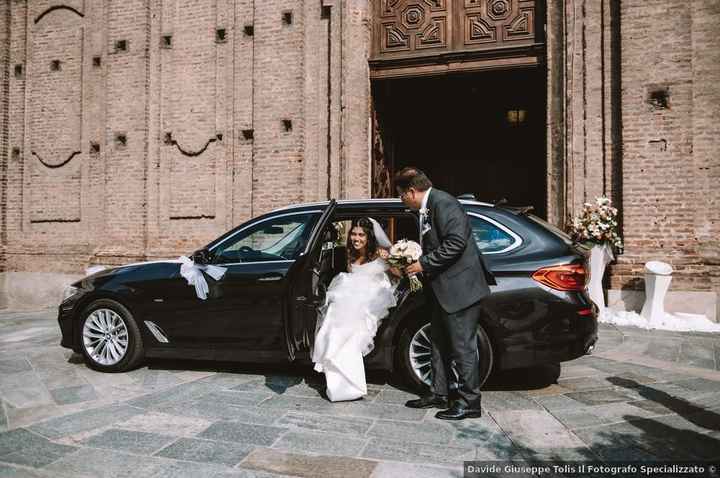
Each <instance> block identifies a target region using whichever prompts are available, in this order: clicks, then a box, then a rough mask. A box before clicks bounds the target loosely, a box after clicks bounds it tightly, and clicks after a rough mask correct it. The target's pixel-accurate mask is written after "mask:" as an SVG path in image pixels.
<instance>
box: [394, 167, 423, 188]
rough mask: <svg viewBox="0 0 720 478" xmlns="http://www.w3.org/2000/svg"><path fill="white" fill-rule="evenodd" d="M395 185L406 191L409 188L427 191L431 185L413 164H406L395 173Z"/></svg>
mask: <svg viewBox="0 0 720 478" xmlns="http://www.w3.org/2000/svg"><path fill="white" fill-rule="evenodd" d="M395 187H397V188H399V189H400V190H401V191H407V190H408V189H410V188H415V189H416V190H418V191H427V190H428V189H430V188H431V187H432V183H431V182H430V179H428V177H427V176H426V175H425V173H423V172H422V171H421V170H419V169H418V168H416V167H414V166H408V167H406V168H402V169H401V170H400V171H398V172H397V173H396V174H395Z"/></svg>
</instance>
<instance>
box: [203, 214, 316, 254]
mask: <svg viewBox="0 0 720 478" xmlns="http://www.w3.org/2000/svg"><path fill="white" fill-rule="evenodd" d="M319 218H320V214H319V213H304V214H291V215H285V216H279V217H274V218H270V219H266V220H264V221H261V222H259V223H257V224H254V225H252V226H250V227H248V228H247V229H244V230H242V231H240V232H239V233H237V234H236V235H235V236H233V237H231V238H230V239H228V240H226V241H225V242H223V243H221V244H220V245H219V246H218V247H217V248H216V249H215V250H214V251H213V252H214V261H213V262H214V263H216V264H228V263H234V262H266V261H283V260H293V259H296V258H297V257H298V255H299V254H300V253H301V252H303V251H304V250H305V246H306V245H307V241H308V240H309V238H310V234H311V233H312V229H313V227H314V226H315V223H316V222H317V220H318V219H319Z"/></svg>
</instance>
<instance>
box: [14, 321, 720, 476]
mask: <svg viewBox="0 0 720 478" xmlns="http://www.w3.org/2000/svg"><path fill="white" fill-rule="evenodd" d="M54 314H55V311H53V310H50V311H38V312H23V313H22V314H18V313H11V312H2V311H0V476H30V477H35V478H38V477H41V478H49V477H52V478H55V477H61V478H62V477H76V476H77V477H96V476H113V477H115V476H120V477H121V476H147V477H184V476H187V477H191V476H192V477H194V476H208V477H226V478H231V477H235V478H237V477H251V476H252V477H256V476H258V477H277V476H323V477H334V476H358V477H369V476H372V477H381V476H382V477H385V476H387V477H392V478H395V477H405V476H407V477H409V476H420V477H423V476H427V477H430V476H432V477H435V476H438V477H446V476H461V474H462V468H461V466H462V461H463V460H469V459H483V460H494V459H498V460H515V461H519V462H531V461H534V460H560V459H568V460H570V459H571V460H596V459H600V460H604V461H608V462H611V461H616V460H627V459H642V460H648V461H653V460H657V461H659V460H666V459H668V458H672V459H683V458H686V459H701V458H702V459H720V371H719V370H718V357H719V355H718V354H719V353H720V336H718V335H713V334H692V333H676V332H672V333H668V332H662V333H659V332H658V331H643V330H639V329H632V328H619V327H613V326H605V325H601V327H600V342H599V344H598V347H597V349H596V352H597V353H596V354H595V355H592V356H584V357H581V358H579V359H577V360H574V361H572V362H570V363H567V364H563V366H562V368H561V373H560V377H559V379H558V383H551V382H550V381H543V380H542V379H540V380H538V379H537V376H538V375H540V376H542V374H543V373H545V372H543V371H542V370H541V369H538V371H531V372H528V371H518V373H513V372H507V373H502V374H498V376H496V377H494V378H493V379H492V380H491V381H490V382H489V383H488V385H487V386H486V387H485V390H484V392H483V408H484V411H485V413H484V414H483V416H482V417H481V418H479V419H473V420H465V421H461V422H445V421H441V420H437V419H436V418H435V417H434V414H435V412H436V410H434V409H430V410H414V409H410V408H406V407H405V406H404V403H405V401H407V400H409V399H412V398H415V395H414V394H412V393H410V392H408V391H405V390H401V389H399V388H397V387H395V386H393V385H391V384H389V383H386V381H385V380H384V379H382V378H380V379H377V380H376V381H374V382H373V383H370V384H369V386H368V389H369V393H368V396H366V397H365V398H363V399H362V400H357V401H353V402H344V403H331V402H329V401H327V399H325V398H324V397H323V395H322V390H323V381H322V376H320V375H318V374H314V373H309V372H308V371H307V369H302V370H300V369H295V368H293V367H290V366H288V367H286V368H276V369H268V370H261V371H258V368H257V367H256V368H244V367H242V366H228V365H227V364H222V365H220V364H213V363H194V362H193V363H175V362H168V361H157V362H152V363H150V364H148V365H145V366H143V367H141V368H139V369H137V370H133V371H132V372H128V373H122V374H104V373H100V372H96V371H94V370H91V369H89V368H87V367H86V366H85V365H84V363H83V361H82V358H81V357H78V356H77V355H75V354H73V353H72V352H71V351H68V350H65V349H62V348H60V347H59V346H58V345H57V343H58V341H59V332H58V330H57V323H56V320H55V315H54ZM663 347H664V350H662V351H657V350H656V349H658V348H663ZM548 375H551V373H550V371H548Z"/></svg>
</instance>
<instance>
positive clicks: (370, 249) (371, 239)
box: [345, 217, 378, 270]
mask: <svg viewBox="0 0 720 478" xmlns="http://www.w3.org/2000/svg"><path fill="white" fill-rule="evenodd" d="M356 227H362V229H363V231H365V235H366V236H367V246H365V251H366V253H367V257H366V258H365V261H366V262H370V261H373V260H375V259H376V258H377V249H378V244H377V238H376V237H375V231H374V229H373V223H372V222H371V221H370V219H368V218H366V217H361V218H360V219H353V222H352V225H351V226H350V230H349V231H348V235H347V244H345V250H346V251H347V261H348V270H350V264H352V263H353V262H355V261H356V260H357V258H358V257H360V255H359V254H358V251H356V250H355V248H354V247H353V245H352V239H351V237H352V230H353V229H355V228H356Z"/></svg>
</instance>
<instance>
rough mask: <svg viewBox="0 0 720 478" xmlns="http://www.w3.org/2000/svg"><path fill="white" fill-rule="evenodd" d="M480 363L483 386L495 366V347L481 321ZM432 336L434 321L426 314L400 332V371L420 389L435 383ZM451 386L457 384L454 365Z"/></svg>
mask: <svg viewBox="0 0 720 478" xmlns="http://www.w3.org/2000/svg"><path fill="white" fill-rule="evenodd" d="M477 344H478V349H477V351H478V366H479V368H480V369H479V378H480V386H482V385H483V384H484V383H485V381H486V380H487V379H488V377H489V376H490V373H491V372H492V369H493V349H492V343H491V342H490V338H489V337H488V335H487V333H486V332H485V329H484V328H483V327H482V325H478V330H477ZM431 358H432V340H431V336H430V322H429V321H428V320H427V319H425V318H419V319H416V320H412V321H411V322H410V324H409V325H408V326H407V327H405V329H404V330H403V331H402V333H401V335H400V339H399V341H398V346H397V348H396V355H395V360H396V364H397V367H398V369H399V370H398V371H399V373H400V374H401V376H402V378H403V379H404V381H405V382H406V383H408V384H409V385H410V386H411V387H413V388H414V389H416V390H427V389H428V387H429V386H430V385H431V384H432V366H431ZM450 382H451V383H450V387H451V388H456V387H457V372H456V371H455V368H454V367H453V370H452V377H450Z"/></svg>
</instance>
